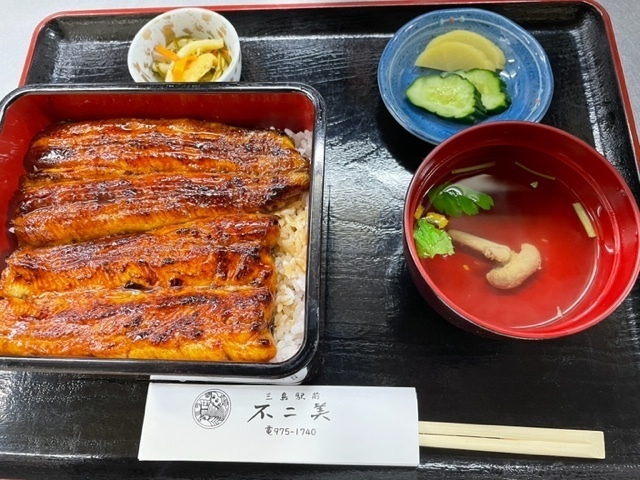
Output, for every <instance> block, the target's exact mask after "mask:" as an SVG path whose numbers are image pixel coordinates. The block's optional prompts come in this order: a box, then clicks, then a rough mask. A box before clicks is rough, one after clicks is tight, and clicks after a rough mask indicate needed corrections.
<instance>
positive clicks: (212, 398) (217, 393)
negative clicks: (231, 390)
mask: <svg viewBox="0 0 640 480" xmlns="http://www.w3.org/2000/svg"><path fill="white" fill-rule="evenodd" d="M192 410H193V418H194V420H195V421H196V423H197V424H198V425H200V426H201V427H203V428H218V427H219V426H220V425H222V424H223V423H224V422H226V420H227V418H229V414H230V413H231V399H230V398H229V395H227V394H226V393H225V392H223V391H222V390H218V389H211V390H207V391H206V392H203V393H201V394H200V395H198V397H197V398H196V401H195V402H193V409H192Z"/></svg>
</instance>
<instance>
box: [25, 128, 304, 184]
mask: <svg viewBox="0 0 640 480" xmlns="http://www.w3.org/2000/svg"><path fill="white" fill-rule="evenodd" d="M27 162H30V163H32V164H33V166H34V168H35V170H36V171H35V173H32V174H30V175H28V176H27V178H26V181H25V184H26V185H29V184H38V183H42V182H47V181H62V180H84V179H90V178H116V177H122V176H124V175H139V174H147V173H158V172H189V171H201V172H206V171H216V172H224V173H240V172H241V173H244V174H247V175H254V176H257V175H262V174H263V173H264V172H285V171H291V170H305V169H308V167H309V161H308V160H307V159H305V158H304V157H303V156H302V155H300V154H299V153H298V152H297V151H296V149H295V146H294V143H293V141H292V140H291V138H289V137H288V136H287V135H285V134H284V133H282V132H279V131H276V130H253V129H244V128H238V127H231V126H228V125H223V124H220V123H214V122H207V121H199V120H185V119H181V120H144V119H116V120H101V121H90V122H83V123H60V124H56V125H55V126H53V127H52V128H50V129H48V130H45V131H44V132H43V133H41V134H40V135H39V136H38V137H37V138H36V139H35V140H34V142H33V143H32V146H31V148H30V151H29V154H28V156H27Z"/></svg>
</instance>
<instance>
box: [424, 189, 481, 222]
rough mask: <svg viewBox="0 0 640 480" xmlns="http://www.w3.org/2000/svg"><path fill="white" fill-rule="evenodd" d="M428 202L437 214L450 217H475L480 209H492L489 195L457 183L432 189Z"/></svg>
mask: <svg viewBox="0 0 640 480" xmlns="http://www.w3.org/2000/svg"><path fill="white" fill-rule="evenodd" d="M429 200H430V201H431V204H432V205H433V207H434V208H435V209H436V210H437V211H438V212H440V213H442V214H445V215H449V216H450V217H460V216H462V215H463V214H465V215H477V214H478V212H479V211H480V210H479V209H480V208H481V209H483V210H490V209H491V207H493V198H491V196H490V195H487V194H486V193H483V192H478V191H476V190H474V189H472V188H470V187H467V186H466V185H461V184H458V183H454V184H450V183H445V184H444V185H440V186H438V187H436V188H434V189H432V190H431V191H430V192H429Z"/></svg>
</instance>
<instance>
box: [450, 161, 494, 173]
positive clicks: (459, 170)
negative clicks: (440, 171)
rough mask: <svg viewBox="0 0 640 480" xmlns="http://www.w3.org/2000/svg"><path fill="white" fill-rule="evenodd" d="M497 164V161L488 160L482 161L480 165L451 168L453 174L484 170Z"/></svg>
mask: <svg viewBox="0 0 640 480" xmlns="http://www.w3.org/2000/svg"><path fill="white" fill-rule="evenodd" d="M495 164H496V162H487V163H481V164H479V165H471V166H470V167H463V168H456V169H454V170H451V173H452V174H453V175H456V174H458V173H468V172H475V171H476V170H484V169H485V168H489V167H493V166H494V165H495Z"/></svg>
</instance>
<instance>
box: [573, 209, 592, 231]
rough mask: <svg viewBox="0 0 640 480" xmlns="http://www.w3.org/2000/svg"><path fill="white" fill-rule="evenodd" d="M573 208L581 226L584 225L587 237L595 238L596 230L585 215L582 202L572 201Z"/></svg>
mask: <svg viewBox="0 0 640 480" xmlns="http://www.w3.org/2000/svg"><path fill="white" fill-rule="evenodd" d="M573 209H574V210H575V211H576V213H577V214H578V218H579V219H580V222H581V223H582V226H583V227H584V229H585V231H586V232H587V236H588V237H589V238H595V237H596V230H595V228H593V223H591V219H590V218H589V216H588V215H587V212H586V210H585V209H584V207H583V206H582V204H581V203H579V202H576V203H574V204H573Z"/></svg>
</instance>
